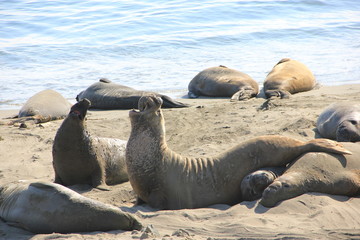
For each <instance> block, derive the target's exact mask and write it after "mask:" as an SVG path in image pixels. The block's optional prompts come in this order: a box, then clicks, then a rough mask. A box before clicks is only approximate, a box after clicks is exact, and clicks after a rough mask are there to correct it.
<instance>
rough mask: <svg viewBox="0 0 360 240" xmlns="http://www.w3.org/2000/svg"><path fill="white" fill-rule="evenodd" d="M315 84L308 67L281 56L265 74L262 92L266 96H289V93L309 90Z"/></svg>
mask: <svg viewBox="0 0 360 240" xmlns="http://www.w3.org/2000/svg"><path fill="white" fill-rule="evenodd" d="M315 85H316V80H315V77H314V75H313V74H312V72H311V71H310V69H309V68H308V67H306V66H305V65H304V64H302V63H301V62H298V61H295V60H292V59H290V58H283V59H281V60H280V62H278V63H277V64H276V65H275V66H274V67H273V69H272V70H271V72H270V73H269V74H268V75H267V77H266V79H265V82H264V92H265V95H266V97H267V98H270V97H281V98H289V97H290V95H291V94H293V93H298V92H305V91H309V90H311V89H313V88H314V87H315Z"/></svg>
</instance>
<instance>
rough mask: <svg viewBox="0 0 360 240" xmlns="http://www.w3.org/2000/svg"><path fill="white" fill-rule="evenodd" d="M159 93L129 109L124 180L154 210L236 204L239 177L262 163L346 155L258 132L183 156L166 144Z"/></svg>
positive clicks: (324, 145)
mask: <svg viewBox="0 0 360 240" xmlns="http://www.w3.org/2000/svg"><path fill="white" fill-rule="evenodd" d="M161 103H162V100H161V98H158V97H143V98H141V99H140V101H139V110H140V111H137V110H132V111H130V113H129V116H130V121H131V134H130V138H129V140H128V144H127V146H126V166H127V169H128V174H129V180H130V183H131V186H132V187H133V189H134V191H135V193H136V194H137V196H138V197H139V198H140V199H141V200H143V201H145V202H147V203H148V204H149V205H150V206H152V207H155V208H159V209H181V208H199V207H206V206H209V205H212V204H220V203H223V204H235V203H238V202H240V201H241V200H242V199H241V187H240V185H241V180H242V179H243V178H244V177H245V176H246V175H247V174H249V173H250V172H252V171H254V170H257V169H259V168H262V167H274V166H283V165H286V164H287V163H288V162H290V161H292V160H293V159H295V158H296V157H298V156H299V155H301V154H302V153H305V152H309V151H328V152H336V153H349V152H348V151H347V150H346V149H344V148H342V147H341V145H340V144H339V143H337V142H334V141H331V140H328V139H315V140H312V141H309V142H302V141H299V140H295V139H292V138H288V137H283V136H263V137H257V138H253V139H251V140H248V141H245V142H242V143H240V144H239V145H238V146H235V147H234V148H232V149H230V150H228V151H226V152H224V153H222V154H220V155H218V156H216V157H203V158H190V157H182V156H181V155H179V154H177V153H175V152H173V151H172V150H171V149H169V148H168V147H167V143H166V138H165V121H164V118H163V115H162V110H161V109H160V106H161Z"/></svg>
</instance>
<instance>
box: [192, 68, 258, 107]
mask: <svg viewBox="0 0 360 240" xmlns="http://www.w3.org/2000/svg"><path fill="white" fill-rule="evenodd" d="M188 90H189V92H188V96H189V97H190V98H197V97H199V96H209V97H231V100H234V101H235V100H246V99H249V98H252V97H255V96H256V95H257V94H258V93H259V85H258V83H257V82H255V80H254V79H252V78H251V77H250V76H249V75H247V74H246V73H243V72H240V71H237V70H235V69H231V68H227V67H225V66H222V65H220V66H219V67H211V68H207V69H205V70H203V71H201V72H200V73H198V74H197V75H196V76H195V77H194V78H193V79H192V80H191V81H190V83H189V86H188Z"/></svg>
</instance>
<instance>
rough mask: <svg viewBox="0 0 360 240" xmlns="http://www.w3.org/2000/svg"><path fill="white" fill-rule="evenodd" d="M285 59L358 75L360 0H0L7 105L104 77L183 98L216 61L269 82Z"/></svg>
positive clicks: (0, 56)
mask: <svg viewBox="0 0 360 240" xmlns="http://www.w3.org/2000/svg"><path fill="white" fill-rule="evenodd" d="M284 57H289V58H293V59H296V60H299V61H301V62H303V63H305V64H306V65H307V66H308V67H309V68H310V69H311V70H312V71H313V73H314V74H315V76H316V78H317V80H318V82H320V83H321V84H323V85H339V84H352V83H360V60H359V59H360V1H359V0H341V1H340V0H237V1H231V0H229V1H226V0H223V1H222V0H205V1H185V0H174V1H171V0H166V1H165V0H151V1H150V0H147V1H146V0H137V1H132V0H127V1H111V0H101V1H100V0H91V1H82V0H72V1H66V0H51V1H40V0H3V1H1V2H0V84H1V85H0V109H18V108H20V107H21V105H22V104H23V103H24V102H26V100H27V99H28V98H29V97H31V96H32V95H34V94H35V93H37V92H39V91H41V90H43V89H54V90H56V91H58V92H60V93H61V94H62V95H63V96H65V97H66V98H68V99H69V100H71V101H72V102H74V98H75V97H76V95H77V94H78V93H79V92H80V91H82V90H84V89H86V88H87V87H88V86H89V85H91V84H92V83H94V82H96V81H98V79H99V78H102V77H106V78H108V79H110V80H112V81H114V82H117V83H119V84H123V85H127V86H130V87H134V88H137V89H141V90H151V91H157V92H161V93H165V94H168V95H170V96H172V97H182V96H184V95H185V94H186V92H187V86H188V83H189V82H190V80H191V79H192V78H193V77H194V76H195V75H196V74H197V73H198V72H199V71H201V70H203V69H205V68H208V67H212V66H217V65H225V66H228V67H231V68H234V69H237V70H240V71H243V72H245V73H247V74H249V75H250V76H251V77H253V78H254V79H255V80H256V81H257V82H258V83H259V85H260V86H262V83H263V81H264V79H265V77H266V74H267V73H268V72H269V71H270V70H271V68H272V67H273V66H274V65H275V64H276V63H277V62H278V61H279V60H280V59H282V58H284Z"/></svg>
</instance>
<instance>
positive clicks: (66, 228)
mask: <svg viewBox="0 0 360 240" xmlns="http://www.w3.org/2000/svg"><path fill="white" fill-rule="evenodd" d="M0 217H1V218H2V219H4V220H5V221H6V222H8V223H9V224H10V225H14V226H17V227H21V228H23V229H26V230H28V231H30V232H33V233H53V232H57V233H74V232H90V231H110V230H134V229H136V230H140V229H141V223H140V222H139V221H138V220H137V219H136V218H135V217H133V216H132V215H130V214H129V213H125V212H122V211H121V210H120V209H119V208H117V207H114V206H112V205H110V204H105V203H102V202H99V201H96V200H93V199H90V198H87V197H84V196H82V195H80V194H78V193H77V192H75V191H73V190H70V189H68V188H66V187H64V186H61V185H59V184H56V183H50V182H32V183H10V184H6V185H2V186H0Z"/></svg>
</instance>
